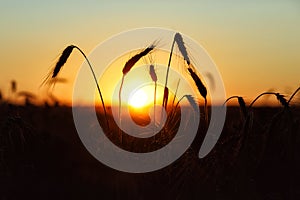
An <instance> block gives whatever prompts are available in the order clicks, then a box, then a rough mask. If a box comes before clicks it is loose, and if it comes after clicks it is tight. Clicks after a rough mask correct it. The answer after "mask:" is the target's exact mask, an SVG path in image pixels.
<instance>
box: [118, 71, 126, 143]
mask: <svg viewBox="0 0 300 200" xmlns="http://www.w3.org/2000/svg"><path fill="white" fill-rule="evenodd" d="M124 78H125V75H124V74H123V76H122V81H121V85H120V89H119V125H120V126H121V107H122V88H123V83H124ZM119 130H120V131H119V133H120V140H121V143H123V142H122V131H121V129H119Z"/></svg>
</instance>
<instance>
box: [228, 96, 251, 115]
mask: <svg viewBox="0 0 300 200" xmlns="http://www.w3.org/2000/svg"><path fill="white" fill-rule="evenodd" d="M234 98H236V99H237V100H238V103H239V105H240V109H241V112H242V113H243V116H244V117H245V119H246V118H247V115H248V110H247V107H246V103H245V101H244V99H243V97H240V96H231V97H229V98H228V99H226V101H225V102H224V103H223V106H224V105H225V104H226V103H227V102H228V101H229V100H231V99H234Z"/></svg>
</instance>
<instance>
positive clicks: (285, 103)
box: [249, 92, 289, 108]
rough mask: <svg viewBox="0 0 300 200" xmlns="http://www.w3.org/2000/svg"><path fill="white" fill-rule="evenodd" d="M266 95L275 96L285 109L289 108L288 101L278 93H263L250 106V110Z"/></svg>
mask: <svg viewBox="0 0 300 200" xmlns="http://www.w3.org/2000/svg"><path fill="white" fill-rule="evenodd" d="M264 95H275V96H276V98H277V100H278V101H279V102H280V104H281V105H282V106H283V107H285V108H288V107H289V104H288V101H287V100H286V99H285V98H284V96H283V95H281V94H279V93H276V92H264V93H261V94H260V95H258V96H257V97H256V98H255V99H254V100H253V101H252V102H251V103H250V105H249V108H251V107H252V106H253V104H254V103H255V102H256V101H257V100H258V99H259V98H260V97H262V96H264Z"/></svg>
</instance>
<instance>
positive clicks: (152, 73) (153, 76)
mask: <svg viewBox="0 0 300 200" xmlns="http://www.w3.org/2000/svg"><path fill="white" fill-rule="evenodd" d="M149 74H150V76H151V79H152V81H153V82H154V99H153V105H154V108H153V109H154V110H153V113H154V116H153V119H154V127H155V114H156V113H155V106H156V88H157V75H156V72H155V69H154V65H150V67H149Z"/></svg>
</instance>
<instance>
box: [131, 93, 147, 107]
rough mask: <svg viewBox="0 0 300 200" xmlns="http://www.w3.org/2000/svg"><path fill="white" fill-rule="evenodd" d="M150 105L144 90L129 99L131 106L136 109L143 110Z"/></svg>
mask: <svg viewBox="0 0 300 200" xmlns="http://www.w3.org/2000/svg"><path fill="white" fill-rule="evenodd" d="M147 103H148V95H147V94H146V92H145V91H144V90H143V89H139V90H137V91H135V92H134V93H133V95H132V96H131V97H130V98H129V105H130V106H132V107H135V108H141V107H143V106H146V105H147Z"/></svg>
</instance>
